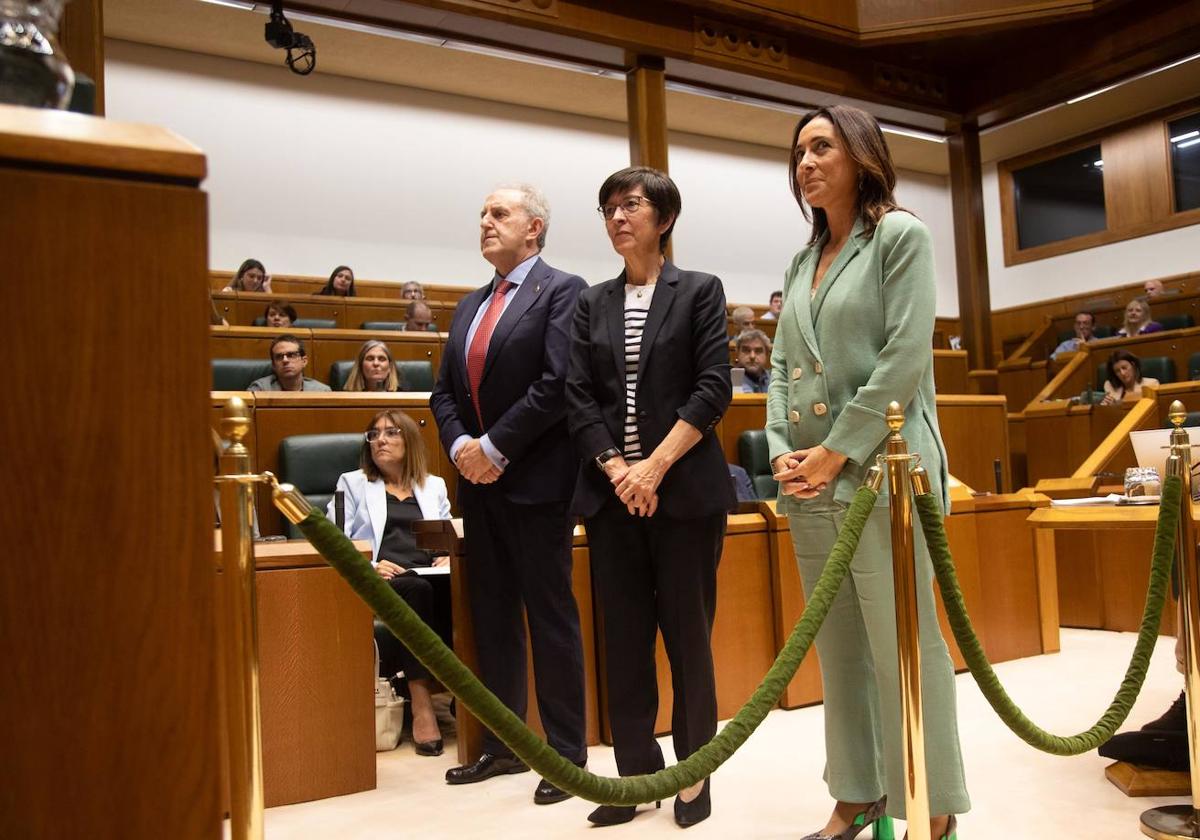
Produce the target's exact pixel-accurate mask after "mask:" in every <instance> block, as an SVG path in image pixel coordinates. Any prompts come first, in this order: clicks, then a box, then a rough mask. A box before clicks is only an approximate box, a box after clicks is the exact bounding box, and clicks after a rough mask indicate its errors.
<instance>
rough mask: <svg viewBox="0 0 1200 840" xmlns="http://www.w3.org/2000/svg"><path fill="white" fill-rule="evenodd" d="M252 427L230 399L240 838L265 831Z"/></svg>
mask: <svg viewBox="0 0 1200 840" xmlns="http://www.w3.org/2000/svg"><path fill="white" fill-rule="evenodd" d="M249 431H250V417H249V415H248V413H247V410H246V404H245V403H244V402H243V401H242V400H241V399H239V398H237V397H235V398H233V399H231V400H230V401H229V402H228V404H227V405H226V406H225V416H224V417H223V418H222V419H221V433H222V437H223V438H225V440H227V441H228V446H227V447H226V449H225V451H224V452H223V453H222V455H221V474H222V476H223V477H224V480H223V481H221V482H220V496H221V556H222V565H223V573H222V574H223V578H224V586H225V596H226V599H225V600H226V605H227V616H226V621H225V631H226V634H227V639H228V644H227V645H226V649H225V651H224V661H225V671H226V695H225V702H226V706H227V717H228V719H229V798H230V803H229V805H230V807H229V810H230V827H231V829H232V832H231V833H232V836H233V838H234V840H261V838H262V836H263V808H264V800H263V767H262V718H261V714H260V712H261V704H260V698H259V690H258V609H257V603H256V599H255V589H254V532H253V523H254V498H253V492H254V490H253V484H252V483H249V482H251V481H253V480H257V478H258V477H257V476H250V475H248V474H249V472H250V453H249V451H248V450H247V449H246V445H245V444H244V443H243V442H242V441H243V440H244V439H245V437H246V435H247V434H248V433H249Z"/></svg>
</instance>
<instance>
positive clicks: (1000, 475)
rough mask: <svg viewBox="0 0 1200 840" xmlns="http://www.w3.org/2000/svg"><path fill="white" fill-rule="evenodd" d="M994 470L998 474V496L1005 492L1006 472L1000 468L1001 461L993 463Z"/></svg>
mask: <svg viewBox="0 0 1200 840" xmlns="http://www.w3.org/2000/svg"><path fill="white" fill-rule="evenodd" d="M992 470H993V471H994V472H995V473H996V493H997V495H998V494H1000V493H1003V492H1004V486H1003V485H1004V481H1003V477H1004V471H1003V470H1002V469H1001V466H1000V459H999V458H997V459H996V460H994V461H992Z"/></svg>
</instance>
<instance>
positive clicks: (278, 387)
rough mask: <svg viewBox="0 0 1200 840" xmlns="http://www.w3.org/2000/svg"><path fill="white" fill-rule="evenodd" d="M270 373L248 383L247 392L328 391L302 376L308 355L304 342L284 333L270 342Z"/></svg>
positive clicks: (320, 383) (326, 388)
mask: <svg viewBox="0 0 1200 840" xmlns="http://www.w3.org/2000/svg"><path fill="white" fill-rule="evenodd" d="M270 357H271V370H272V371H273V373H271V375H270V376H264V377H262V378H261V379H255V380H254V381H253V382H251V383H250V386H249V387H248V388H247V389H246V390H247V391H328V390H330V388H329V386H328V385H326V384H325V383H324V382H318V381H317V380H315V379H309V378H308V377H307V376H305V375H304V369H305V368H306V367H308V353H307V351H305V349H304V342H303V341H301V340H300V339H299V338H298V337H296V336H294V335H292V334H291V333H284V334H283V335H281V336H279V337H278V338H277V339H275V340H274V341H272V342H271V350H270Z"/></svg>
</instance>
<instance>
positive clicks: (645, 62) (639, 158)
mask: <svg viewBox="0 0 1200 840" xmlns="http://www.w3.org/2000/svg"><path fill="white" fill-rule="evenodd" d="M628 64H629V70H628V71H627V72H626V74H625V102H626V110H627V111H628V112H629V165H630V166H653V167H654V168H655V169H660V170H662V171H663V172H669V171H670V170H669V169H668V168H667V75H666V71H665V70H664V66H665V62H664V61H663V59H661V58H659V57H658V56H652V55H630V56H628ZM666 256H667V259H668V260H669V259H671V258H672V243H670V242H668V243H667V252H666Z"/></svg>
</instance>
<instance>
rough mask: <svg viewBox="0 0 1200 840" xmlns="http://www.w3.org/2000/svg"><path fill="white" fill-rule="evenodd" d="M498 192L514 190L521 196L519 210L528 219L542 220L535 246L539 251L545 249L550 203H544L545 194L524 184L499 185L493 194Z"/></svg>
mask: <svg viewBox="0 0 1200 840" xmlns="http://www.w3.org/2000/svg"><path fill="white" fill-rule="evenodd" d="M498 190H515V191H516V192H519V193H520V194H521V209H522V210H524V211H525V213H526V215H528V216H529V218H531V219H541V220H542V232H541V233H539V234H538V238H537V246H538V250H539V251H540V250H541V249H542V248H545V247H546V234H547V232H549V230H550V202H548V201H546V196H545V194H544V193H543V192H542V191H541V190H539V189H538V188H537V187H535V186H534V185H533V184H524V183H512V184H500V185H499V186H497V187H496V189H495V190H493V192H496V191H498Z"/></svg>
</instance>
